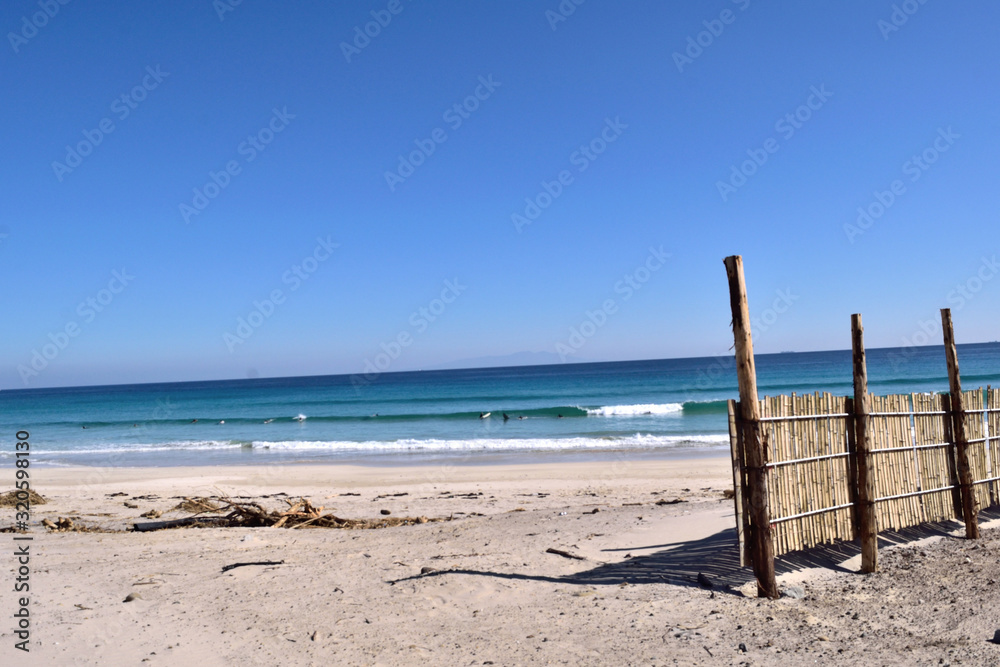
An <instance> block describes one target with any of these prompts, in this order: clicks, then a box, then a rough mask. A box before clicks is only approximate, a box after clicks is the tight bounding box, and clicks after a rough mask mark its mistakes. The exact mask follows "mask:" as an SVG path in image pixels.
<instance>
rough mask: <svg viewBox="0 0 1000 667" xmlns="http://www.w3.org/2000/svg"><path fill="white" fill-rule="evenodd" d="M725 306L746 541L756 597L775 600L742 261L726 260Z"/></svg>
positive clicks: (762, 448) (763, 454) (762, 447)
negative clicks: (745, 498)
mask: <svg viewBox="0 0 1000 667" xmlns="http://www.w3.org/2000/svg"><path fill="white" fill-rule="evenodd" d="M724 261H725V264H726V274H727V276H728V277H729V304H730V306H731V308H732V312H733V339H734V341H735V343H736V346H735V347H736V376H737V379H738V381H739V388H740V420H741V422H742V423H741V424H740V427H741V430H742V431H743V443H744V447H745V452H746V478H747V487H748V489H747V491H748V492H749V495H750V541H751V545H752V550H753V559H752V560H753V573H754V575H755V576H756V577H757V595H758V597H769V598H772V599H777V598H778V597H779V595H780V594H779V592H778V582H777V581H775V578H774V544H773V542H772V536H771V517H770V512H769V510H768V499H767V468H766V462H767V455H766V452H765V443H764V440H763V436H762V433H761V428H760V405H759V404H758V402H757V371H756V368H755V366H754V360H753V339H752V338H751V335H750V307H749V305H748V304H747V289H746V282H745V281H744V279H743V258H742V257H740V256H739V255H733V256H731V257H727V258H726V259H725V260H724Z"/></svg>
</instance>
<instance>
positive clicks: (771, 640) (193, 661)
mask: <svg viewBox="0 0 1000 667" xmlns="http://www.w3.org/2000/svg"><path fill="white" fill-rule="evenodd" d="M32 472H33V473H34V476H33V483H34V488H35V489H36V490H37V491H39V492H40V493H42V494H43V495H44V496H46V497H47V498H48V499H49V503H48V504H46V505H41V506H38V507H36V508H34V509H33V517H32V523H33V526H32V528H31V534H32V535H33V536H34V538H35V539H34V541H33V542H32V546H31V549H32V560H31V568H32V573H31V586H32V589H31V598H32V606H31V610H32V626H31V632H32V636H31V642H32V643H31V653H30V654H28V655H25V654H23V653H22V652H20V651H15V650H13V644H14V642H15V641H16V640H15V638H14V637H13V635H12V634H11V629H12V626H11V624H10V623H5V624H3V626H2V627H0V663H2V664H4V665H7V664H11V665H14V664H17V665H22V664H23V665H36V664H37V665H70V664H80V665H139V664H149V665H156V664H162V665H197V666H198V667H209V666H210V665H279V664H280V665H312V664H315V665H333V664H336V665H341V664H344V665H412V664H435V665H481V664H494V665H515V664H532V665H535V664H538V665H542V664H568V665H591V664H592V665H599V664H643V665H650V664H654V665H661V664H720V665H730V664H733V665H739V664H762V665H763V664H789V665H792V664H794V665H799V664H806V663H809V664H813V662H814V660H816V659H819V661H820V662H821V663H825V664H834V663H836V664H859V663H858V661H867V660H868V659H869V658H872V657H873V656H878V659H877V660H876V662H874V663H868V664H900V665H902V664H938V660H939V658H943V659H945V661H946V662H947V661H948V660H955V659H956V658H955V656H954V655H953V654H949V653H948V650H949V649H952V650H953V651H954V650H963V651H965V653H964V654H962V655H963V656H964V657H965V663H964V664H979V663H977V662H976V660H978V659H979V658H980V657H982V656H986V658H988V657H989V653H982V651H983V650H987V651H989V650H991V649H992V648H994V645H992V644H988V643H986V642H985V639H986V638H988V637H985V638H984V637H980V636H976V637H975V640H976V642H975V644H974V646H973V644H972V643H971V641H972V640H968V641H967V640H964V639H960V637H963V636H971V634H972V633H978V634H979V635H981V634H983V633H985V632H987V626H988V625H989V623H990V620H989V614H991V613H992V614H993V618H994V619H996V618H1000V617H998V616H997V614H996V613H995V612H996V611H997V609H998V602H997V599H1000V596H998V595H996V593H997V588H995V587H994V588H992V589H991V590H992V592H993V593H994V595H993V597H992V599H990V598H988V597H987V598H984V600H983V601H982V602H977V603H975V605H976V606H975V609H976V610H977V612H978V615H977V614H976V613H972V614H971V615H970V614H967V618H965V619H964V620H963V619H962V618H959V617H961V616H962V614H958V616H959V617H956V616H955V614H956V607H955V606H954V605H951V604H950V603H949V604H948V607H949V609H948V611H949V612H950V614H951V616H950V618H951V619H952V622H951V625H949V626H947V627H945V626H942V627H941V629H940V633H939V634H940V636H938V637H936V638H935V639H936V640H937V641H938V643H937V644H933V643H932V642H931V641H930V640H929V639H925V640H921V641H917V640H916V639H914V640H910V642H909V643H910V644H913V646H912V647H911V650H910V651H909V652H905V651H904V650H903V645H902V644H900V642H904V643H905V641H906V639H907V637H906V635H905V633H904V634H901V635H900V637H902V639H900V637H897V636H896V634H893V633H891V632H890V633H881V634H878V632H879V628H875V627H872V628H870V629H869V631H868V632H869V637H870V639H869V640H868V641H867V643H866V642H865V641H862V642H861V643H859V641H858V639H857V634H858V633H857V630H858V628H859V627H860V626H859V625H858V624H859V623H861V622H862V621H858V620H851V619H850V617H849V616H848V617H847V619H848V620H844V619H845V616H844V613H845V612H846V611H849V610H847V609H845V608H844V605H845V604H847V602H845V599H846V598H847V597H848V596H846V595H845V594H844V593H843V592H842V591H841V589H842V588H844V587H847V588H848V589H851V590H854V589H856V588H857V587H858V586H860V583H861V582H863V581H868V582H874V584H877V583H878V582H879V581H881V580H880V579H878V577H879V576H882V575H875V578H872V577H861V576H858V575H855V574H853V573H850V572H846V571H837V570H835V569H829V563H823V565H824V566H825V567H826V568H827V569H821V570H818V571H817V570H810V571H808V572H806V573H805V574H803V572H801V571H792V572H790V573H789V574H785V575H783V578H788V579H791V578H794V579H795V580H796V581H804V583H805V586H806V588H807V595H808V597H807V599H805V600H789V599H782V600H780V601H776V602H767V601H758V600H756V599H747V598H744V597H742V596H741V595H740V594H739V593H737V592H735V590H733V589H726V588H725V586H726V585H731V586H733V587H734V589H735V587H737V586H739V584H741V583H743V582H745V581H746V580H747V578H748V576H749V575H748V573H747V571H746V570H740V569H739V568H738V567H737V566H736V565H735V564H734V559H735V557H736V550H735V547H734V532H733V530H732V528H733V525H734V519H733V504H732V501H731V500H724V499H723V498H722V492H723V490H724V489H727V488H729V487H730V486H731V472H730V465H729V461H728V459H727V458H715V459H701V460H689V461H641V462H638V461H628V460H622V461H620V462H618V463H611V464H609V463H570V464H533V465H521V466H517V465H503V466H464V467H439V466H429V467H408V468H385V467H359V466H280V467H270V468H258V467H254V468H251V467H231V468H160V469H122V470H94V469H85V468H80V469H33V471H32ZM120 492H124V493H126V494H128V495H127V496H115V497H110V494H113V493H120ZM279 492H284V493H287V494H289V495H290V496H292V497H298V496H304V497H307V498H309V499H310V500H311V501H312V502H313V504H315V505H317V506H319V505H322V506H324V507H325V510H324V511H332V512H334V513H336V514H337V515H338V516H342V517H350V518H370V517H378V516H380V514H379V512H380V510H383V509H388V510H390V511H391V513H392V516H427V517H448V516H453V517H454V520H453V521H449V522H442V523H427V524H422V525H414V526H400V527H394V528H386V529H381V530H333V529H301V530H289V529H283V528H255V529H235V528H210V529H208V528H189V529H175V530H164V531H157V532H148V533H133V532H114V533H73V532H70V533H48V532H46V531H45V529H44V528H42V527H41V526H40V525H38V522H39V521H41V520H42V519H44V518H50V519H53V520H54V519H56V518H58V517H66V516H70V517H72V518H73V519H74V521H75V522H77V523H78V524H80V523H83V524H85V525H93V526H101V527H104V528H110V529H118V530H123V529H125V528H128V527H130V526H131V524H132V523H133V522H136V521H139V522H144V521H147V519H142V518H139V515H140V514H141V513H143V512H146V511H148V510H150V509H157V510H160V511H164V512H165V513H164V515H163V517H162V518H163V519H172V518H181V517H184V516H187V514H186V513H184V512H180V511H169V510H170V509H171V508H172V507H174V506H175V505H176V504H177V503H178V502H179V501H180V497H181V496H211V495H220V494H225V495H229V496H233V497H235V496H247V497H249V498H250V499H253V500H255V501H257V502H260V503H261V504H264V505H266V506H268V507H271V508H275V509H277V508H280V507H283V506H285V504H284V502H283V501H282V498H281V497H274V496H273V494H277V493H279ZM342 493H359V494H361V495H360V496H342V495H340V494H342ZM480 493H481V494H482V495H478V494H480ZM387 494H406V495H402V496H392V497H386V498H381V499H377V500H376V496H379V495H387ZM455 494H477V495H475V496H463V497H454V496H455ZM540 494H542V495H540ZM136 496H155V497H154V498H146V499H142V498H136ZM261 496H272V497H270V498H264V499H262V498H261ZM676 498H683V499H685V500H686V501H687V502H683V503H678V504H662V505H656V504H655V503H656V501H657V500H660V499H665V500H673V499H676ZM124 502H129V503H131V504H135V505H138V506H139V508H138V509H131V508H128V507H126V506H125V505H124V504H123V503H124ZM521 508H523V511H515V510H518V509H521ZM595 508H596V509H598V510H599V511H598V512H597V513H596V514H592V513H590V512H592V510H593V509H595ZM12 517H13V510H12V508H0V526H6V525H9V524H10V523H11V520H12ZM11 538H12V536H11V535H4V536H2V539H4V540H7V541H8V544H11V543H12V542H10V541H9V540H10V539H11ZM958 542H960V541H956V543H958ZM962 545H964V546H965V547H968V546H971V545H970V544H969V543H965V542H964V541H963V542H961V544H960V546H962ZM548 548H556V549H560V550H564V551H567V552H570V553H573V554H577V555H580V556H582V557H583V558H585V560H571V559H567V558H564V557H561V556H559V555H554V554H550V553H546V549H548ZM925 548H930V547H925ZM956 548H957V547H956ZM983 550H984V553H985V550H986V547H985V546H984V547H983ZM890 551H891V550H890ZM849 555H851V554H850V553H847V554H846V555H845V556H844V557H845V558H846V557H847V556H849ZM991 556H992V557H993V564H992V567H993V568H994V569H995V568H996V567H997V564H996V561H997V558H996V556H997V553H996V552H992V553H991ZM958 557H959V556H956V558H958ZM961 558H963V559H964V558H965V556H964V555H963V556H961ZM976 560H977V562H978V561H979V560H980V559H979V558H978V554H977V559H976ZM250 561H284V562H283V564H281V565H276V566H247V567H239V568H236V569H233V570H231V571H228V572H225V573H223V572H222V568H223V566H225V565H229V564H233V563H237V562H250ZM887 562H888V563H890V565H891V558H890V559H889V560H888V561H887ZM963 562H964V561H963ZM980 566H982V564H981V563H980ZM855 567H856V566H855ZM422 568H434V570H436V571H434V572H430V573H428V574H424V575H421V574H420V573H421V569H422ZM789 569H792V570H794V569H796V568H793V567H791V566H785V567H783V568H782V571H783V572H786V571H788V570H789ZM890 569H891V568H890ZM4 571H5V572H7V573H8V574H7V576H8V578H9V579H13V577H14V574H13V572H14V563H13V559H12V558H8V559H7V560H6V567H5V568H4ZM699 572H704V573H706V574H707V575H709V576H710V577H711V578H712V579H713V580H714V581H715V582H716V584H717V588H716V589H715V590H714V591H709V590H705V589H703V588H700V587H698V586H697V584H695V583H694V579H695V577H696V576H697V574H698V573H699ZM989 576H992V575H987V574H978V575H976V577H977V578H976V581H979V578H982V581H983V582H985V581H986V580H988V578H989ZM995 578H1000V575H997V576H996V577H995ZM890 583H892V582H890ZM984 585H986V584H985V583H984ZM988 587H989V585H987V588H988ZM4 589H6V590H9V588H8V586H7V585H6V584H5V585H4ZM130 593H135V594H138V596H139V598H138V599H135V600H133V601H130V602H123V600H124V599H125V598H126V596H128V595H129V594H130ZM932 594H933V591H930V590H929V591H928V592H927V593H925V594H924V595H923V596H924V597H927V598H928V599H930V598H931V597H932ZM852 595H855V597H856V596H857V595H860V592H859V591H857V590H854V593H853V594H852ZM872 595H874V593H873V594H872ZM879 595H885V592H884V591H883V592H881V593H879ZM949 595H951V593H949ZM970 595H971V593H970ZM3 600H4V604H5V606H6V607H7V608H10V609H13V608H14V604H15V600H14V594H13V593H8V594H7V595H5V596H4V597H3ZM882 604H884V603H882ZM914 604H915V601H914ZM941 604H942V605H943V604H945V602H942V603H941ZM850 606H851V607H852V608H853V609H855V610H858V609H860V610H861V611H862V612H863V613H866V612H865V609H866V608H867V606H876V607H877V606H880V605H878V604H876V603H873V602H870V601H869V602H867V603H864V602H863V601H862V600H861V598H857V597H856V599H855V601H854V602H851V603H850ZM962 608H963V609H964V608H965V607H964V606H963V607H962ZM970 608H971V607H970ZM888 613H889V612H888V611H886V612H885V614H888ZM928 613H930V612H929V610H928ZM4 616H5V617H8V618H9V614H8V613H6V609H4ZM908 622H909V621H908ZM891 623H896V624H897V625H898V624H900V623H902V621H896V620H895V618H894V619H893V620H892V621H889V620H888V619H886V621H885V623H884V624H883V625H885V624H891ZM912 623H913V624H914V626H913V630H912V631H911V630H907V631H909V632H914V631H920V629H921V626H922V627H926V622H925V621H920V620H918V619H914V620H913V621H912ZM970 623H971V625H969V624H970ZM976 623H979V625H977V624H976ZM946 625H947V624H946ZM880 627H881V626H880ZM997 627H1000V622H998V623H997ZM882 629H884V628H882ZM901 632H902V631H901ZM821 633H825V634H821ZM989 633H990V635H989V636H992V629H989ZM883 635H884V636H883ZM817 637H825V639H817ZM876 637H880V638H879V639H876ZM741 643H743V644H744V645H745V646H746V648H747V652H746V653H744V652H742V651H741V650H740V649H739V645H740V644H741ZM767 644H770V646H768V645H767ZM956 647H958V648H956ZM970 647H973V648H974V649H975V650H973V648H970ZM995 648H996V649H997V651H996V653H995V655H996V656H998V658H1000V646H996V647H995ZM914 651H917V652H916V653H914ZM977 651H978V653H977ZM956 664H957V663H956ZM982 664H987V663H982ZM993 664H1000V662H997V663H993Z"/></svg>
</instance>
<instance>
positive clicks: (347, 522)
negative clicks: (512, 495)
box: [133, 498, 452, 532]
mask: <svg viewBox="0 0 1000 667" xmlns="http://www.w3.org/2000/svg"><path fill="white" fill-rule="evenodd" d="M220 501H221V503H222V505H221V506H220V507H219V508H218V510H217V511H219V512H220V513H222V512H228V514H225V516H219V517H189V518H187V519H177V520H174V521H154V522H150V523H137V524H134V525H133V530H135V531H138V532H144V531H149V530H161V529H163V528H180V527H184V526H207V527H222V528H306V527H308V528H343V529H375V528H389V527H393V526H411V525H414V524H419V523H436V522H438V521H451V520H452V519H451V517H440V518H427V517H424V516H421V517H382V518H379V519H345V518H342V517H338V516H335V515H333V514H322V511H323V508H322V507H314V506H313V504H312V503H310V502H309V501H308V500H306V499H304V498H300V499H299V500H297V501H294V502H293V501H291V500H287V499H286V500H285V502H286V503H288V509H286V510H284V511H269V510H267V509H265V508H263V507H261V506H260V505H259V504H257V503H254V502H234V501H233V500H231V499H230V498H221V499H220Z"/></svg>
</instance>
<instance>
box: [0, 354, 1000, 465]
mask: <svg viewBox="0 0 1000 667" xmlns="http://www.w3.org/2000/svg"><path fill="white" fill-rule="evenodd" d="M958 354H959V364H960V368H961V370H962V381H963V388H965V389H972V388H975V387H979V386H986V385H989V384H992V385H994V386H996V385H998V384H1000V344H998V343H984V344H974V345H960V346H958ZM756 363H757V383H758V391H759V393H760V395H761V396H765V395H777V394H790V393H793V392H794V393H799V394H802V393H811V392H815V391H829V392H831V393H834V394H837V395H851V394H852V393H853V389H852V376H851V353H850V351H847V350H842V351H831V352H802V353H783V354H765V355H757V357H756ZM868 373H869V389H870V391H871V392H872V393H875V394H892V393H908V392H942V391H947V389H948V379H947V368H946V366H945V356H944V349H943V348H942V347H941V346H931V347H911V348H892V349H888V348H887V349H872V350H869V351H868ZM736 397H737V388H736V373H735V367H734V362H733V359H732V357H729V356H726V357H715V358H690V359H661V360H651V361H627V362H607V363H588V364H566V365H548V366H525V367H511V368H487V369H469V370H448V371H419V372H404V373H385V374H382V375H379V376H377V377H374V378H370V379H365V378H363V377H359V376H349V375H331V376H312V377H294V378H271V379H246V380H225V381H211V382H185V383H163V384H141V385H114V386H101V387H71V388H59V389H23V390H7V391H0V432H2V433H4V434H5V436H4V440H5V441H7V444H10V445H11V446H3V447H2V448H0V462H3V461H7V460H8V459H11V458H12V457H13V444H12V443H13V439H14V434H15V432H17V431H19V430H26V431H29V432H30V434H31V462H32V465H50V466H67V465H86V466H154V467H156V466H178V465H232V464H264V465H271V464H280V463H310V462H313V463H363V464H372V465H379V464H393V465H398V464H422V463H430V462H439V461H442V460H445V461H450V462H454V463H458V464H476V463H493V462H512V461H533V460H540V459H545V460H575V459H581V458H582V459H588V460H593V459H609V460H611V459H613V458H614V457H616V456H621V455H622V453H623V452H625V453H627V454H628V455H629V457H630V458H635V457H640V458H641V457H644V456H645V457H657V458H662V457H691V456H700V455H717V454H720V453H724V452H726V451H727V450H728V436H727V417H726V400H727V399H730V398H736ZM487 413H488V416H487ZM504 415H506V416H507V418H506V419H505V418H504Z"/></svg>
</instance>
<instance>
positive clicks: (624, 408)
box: [587, 403, 684, 417]
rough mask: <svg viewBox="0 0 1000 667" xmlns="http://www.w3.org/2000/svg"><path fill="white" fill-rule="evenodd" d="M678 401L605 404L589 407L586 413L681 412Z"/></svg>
mask: <svg viewBox="0 0 1000 667" xmlns="http://www.w3.org/2000/svg"><path fill="white" fill-rule="evenodd" d="M683 410H684V406H683V405H682V404H680V403H644V404H641V405H605V406H604V407H602V408H591V409H588V410H587V414H588V415H590V416H592V417H634V416H636V415H673V414H677V413H680V412H683Z"/></svg>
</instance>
